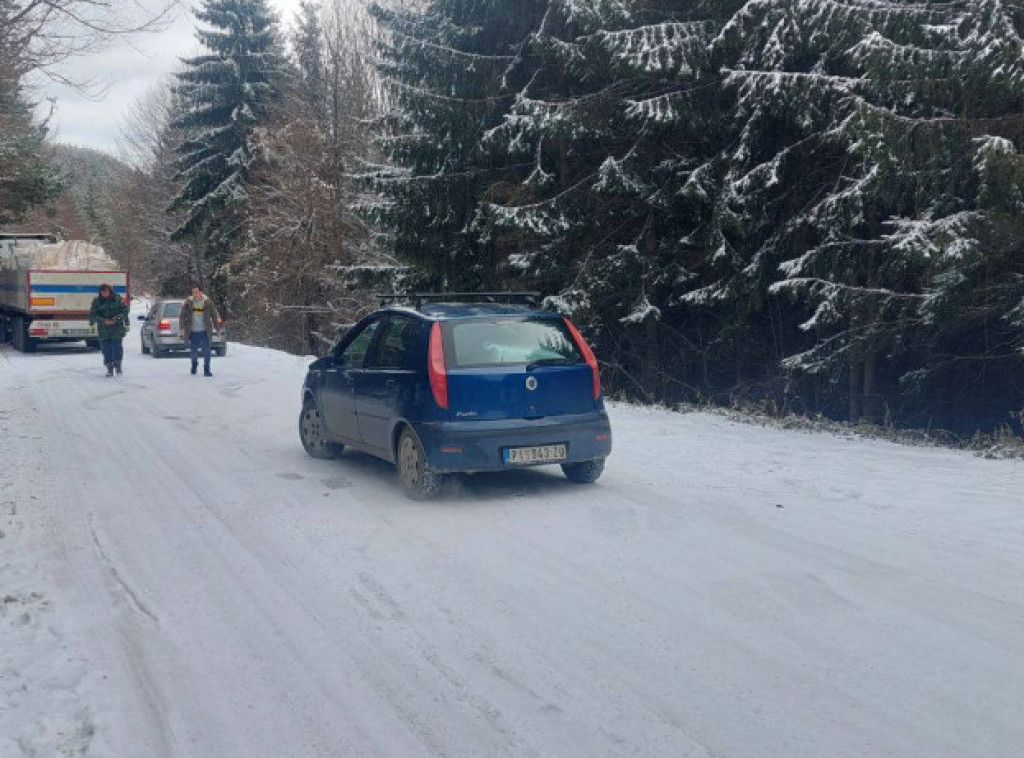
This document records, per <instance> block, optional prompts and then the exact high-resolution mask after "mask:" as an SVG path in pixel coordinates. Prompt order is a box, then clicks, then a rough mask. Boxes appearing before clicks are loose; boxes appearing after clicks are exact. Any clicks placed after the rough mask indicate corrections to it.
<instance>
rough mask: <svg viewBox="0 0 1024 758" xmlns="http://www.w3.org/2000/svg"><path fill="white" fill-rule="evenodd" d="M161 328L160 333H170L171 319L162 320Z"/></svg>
mask: <svg viewBox="0 0 1024 758" xmlns="http://www.w3.org/2000/svg"><path fill="white" fill-rule="evenodd" d="M159 326H160V331H162V332H169V331H170V330H171V322H170V320H169V319H166V318H165V319H161V320H160V324H159Z"/></svg>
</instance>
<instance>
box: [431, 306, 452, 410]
mask: <svg viewBox="0 0 1024 758" xmlns="http://www.w3.org/2000/svg"><path fill="white" fill-rule="evenodd" d="M427 371H428V373H429V375H430V391H431V392H433V393H434V402H435V403H437V404H438V406H439V407H441V408H445V409H447V408H448V368H447V366H445V362H444V342H443V341H442V339H441V324H440V323H438V322H434V326H433V327H432V328H431V330H430V360H429V362H428V364H427Z"/></svg>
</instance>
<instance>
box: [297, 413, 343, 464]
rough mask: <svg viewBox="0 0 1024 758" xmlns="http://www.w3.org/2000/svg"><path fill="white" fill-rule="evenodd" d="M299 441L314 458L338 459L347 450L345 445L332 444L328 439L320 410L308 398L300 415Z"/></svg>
mask: <svg viewBox="0 0 1024 758" xmlns="http://www.w3.org/2000/svg"><path fill="white" fill-rule="evenodd" d="M299 439H301V440H302V447H303V448H305V450H306V452H307V453H309V454H310V456H312V457H313V458H337V457H338V456H339V455H341V452H342V451H343V450H344V449H345V446H344V445H340V444H338V443H337V442H331V441H330V440H329V439H328V438H327V430H326V429H325V428H324V422H323V418H322V417H321V415H320V409H319V408H317V407H316V403H314V402H313V401H312V400H311V399H310V398H306V400H305V401H304V402H303V403H302V413H301V414H300V415H299Z"/></svg>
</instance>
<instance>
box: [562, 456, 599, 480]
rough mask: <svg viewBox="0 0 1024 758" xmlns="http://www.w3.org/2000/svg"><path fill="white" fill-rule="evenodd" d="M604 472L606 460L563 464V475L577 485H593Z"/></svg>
mask: <svg viewBox="0 0 1024 758" xmlns="http://www.w3.org/2000/svg"><path fill="white" fill-rule="evenodd" d="M602 471H604V458H595V459H594V460H592V461H581V462H580V463H563V464H562V473H564V474H565V478H566V479H568V480H569V481H570V482H575V483H576V484H593V483H594V482H596V481H597V480H598V478H599V477H600V476H601V472H602Z"/></svg>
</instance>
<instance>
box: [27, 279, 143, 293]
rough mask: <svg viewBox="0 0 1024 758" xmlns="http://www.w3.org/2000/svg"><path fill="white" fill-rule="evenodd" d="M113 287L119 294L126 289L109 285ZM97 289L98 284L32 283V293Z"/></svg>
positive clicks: (90, 290)
mask: <svg viewBox="0 0 1024 758" xmlns="http://www.w3.org/2000/svg"><path fill="white" fill-rule="evenodd" d="M111 286H112V287H113V288H114V292H116V293H118V294H119V295H123V294H125V293H126V292H127V291H128V288H127V287H118V286H117V285H116V284H114V285H111ZM98 289H99V285H98V284H36V283H35V282H33V283H32V293H33V294H36V293H39V292H93V293H94V292H96V291H97V290H98Z"/></svg>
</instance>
